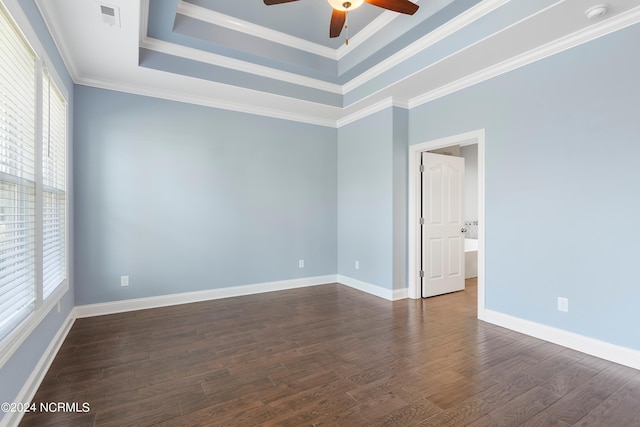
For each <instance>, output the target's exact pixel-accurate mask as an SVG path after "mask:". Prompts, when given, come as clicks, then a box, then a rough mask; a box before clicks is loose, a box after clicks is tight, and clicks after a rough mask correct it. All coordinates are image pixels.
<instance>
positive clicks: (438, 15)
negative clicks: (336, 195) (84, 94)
mask: <svg viewBox="0 0 640 427" xmlns="http://www.w3.org/2000/svg"><path fill="white" fill-rule="evenodd" d="M415 2H416V3H417V4H418V5H419V6H420V9H419V10H418V12H417V13H416V14H415V15H413V16H408V15H402V14H398V13H395V12H390V11H384V10H383V9H380V8H377V7H375V6H372V5H369V4H364V5H363V6H362V7H360V8H358V9H356V10H354V11H353V12H351V13H350V14H349V39H350V42H349V45H345V44H344V36H345V35H346V34H345V31H343V34H342V35H341V37H339V38H337V39H330V38H329V36H328V32H329V20H330V16H331V7H330V6H329V5H328V3H327V1H326V0H300V1H297V2H290V3H285V4H280V5H273V6H266V5H264V3H263V2H262V0H105V1H104V2H102V1H87V0H55V1H51V0H36V3H37V5H38V7H39V9H40V11H41V13H42V15H43V17H44V19H45V22H46V23H47V26H48V27H49V29H50V31H51V33H52V34H53V37H54V40H55V42H56V44H57V46H58V48H59V49H60V51H61V53H62V55H63V58H64V60H65V63H66V65H67V67H68V68H69V70H70V72H71V74H72V77H73V79H74V81H75V82H76V83H79V84H85V85H91V86H96V87H104V88H108V89H115V90H122V91H127V92H132V93H139V94H143V95H149V96H155V97H162V98H168V99H175V100H179V101H185V102H193V103H198V104H202V105H209V106H214V107H219V108H227V109H233V110H239V111H247V112H250V113H255V114H264V115H268V116H273V117H282V118H286V119H291V120H298V121H304V122H309V123H316V124H320V125H325V126H339V125H341V124H344V123H347V122H349V121H350V120H355V119H357V118H358V117H360V116H361V115H363V114H366V113H367V112H371V111H373V110H375V109H376V108H383V107H384V106H387V105H391V104H393V105H400V106H404V107H409V108H411V107H413V106H415V105H419V104H420V103H423V102H427V101H429V100H431V99H435V98H437V97H438V96H442V95H444V94H446V93H450V92H452V91H455V90H458V89H460V88H463V87H466V86H469V85H471V84H474V83H477V82H479V81H482V80H484V79H486V78H490V77H492V76H494V75H498V74H500V73H503V72H506V71H509V70H510V69H513V68H517V67H518V66H522V65H525V64H526V63H529V62H532V61H535V60H538V59H541V58H544V57H545V56H548V55H551V54H554V53H556V52H559V51H562V50H564V49H568V48H571V47H572V46H575V45H576V44H579V43H584V42H586V41H589V40H591V39H593V38H595V37H599V36H602V35H605V34H607V33H609V32H611V31H615V30H617V29H620V28H623V27H625V26H628V25H633V24H636V23H637V22H639V21H640V6H639V5H638V1H637V0H609V1H608V2H607V4H608V6H609V12H608V13H607V14H606V15H605V16H602V17H597V18H596V19H591V20H590V19H587V17H586V16H585V14H584V11H585V10H586V9H587V8H588V7H590V6H593V5H595V4H598V3H600V1H597V0H563V1H558V0H536V1H531V0H419V1H415ZM101 4H102V5H107V6H111V7H115V8H116V9H117V11H118V12H119V17H120V22H119V25H114V26H110V25H107V24H105V23H103V22H102V16H101V13H100V12H101V10H100V5H101Z"/></svg>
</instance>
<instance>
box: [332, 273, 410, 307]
mask: <svg viewBox="0 0 640 427" xmlns="http://www.w3.org/2000/svg"><path fill="white" fill-rule="evenodd" d="M337 281H338V283H340V284H341V285H345V286H349V287H350V288H353V289H357V290H359V291H362V292H366V293H368V294H371V295H375V296H377V297H380V298H384V299H386V300H388V301H395V300H398V299H404V298H406V289H395V290H391V289H387V288H383V287H382V286H378V285H372V284H371V283H367V282H363V281H362V280H358V279H354V278H352V277H348V276H343V275H342V274H338V280H337Z"/></svg>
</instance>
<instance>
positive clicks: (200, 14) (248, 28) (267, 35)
mask: <svg viewBox="0 0 640 427" xmlns="http://www.w3.org/2000/svg"><path fill="white" fill-rule="evenodd" d="M177 13H179V14H181V15H184V16H188V17H189V18H193V19H197V20H198V21H203V22H207V23H209V24H213V25H217V26H219V27H223V28H227V29H230V30H233V31H238V32H241V33H244V34H248V35H251V36H254V37H259V38H262V39H265V40H269V41H272V42H274V43H278V44H281V45H284V46H288V47H292V48H294V49H299V50H303V51H305V52H309V53H312V54H314V55H320V56H324V57H325V58H329V59H333V60H337V59H338V56H337V52H336V49H333V48H330V47H327V46H323V45H321V44H318V43H314V42H310V41H309V40H305V39H302V38H299V37H295V36H292V35H290V34H286V33H283V32H280V31H276V30H272V29H271V28H267V27H263V26H261V25H257V24H254V23H252V22H249V21H243V20H242V19H238V18H234V17H232V16H229V15H225V14H223V13H220V12H216V11H213V10H211V9H207V8H205V7H202V6H197V5H194V4H191V3H186V2H185V1H184V0H180V2H179V3H178V10H177Z"/></svg>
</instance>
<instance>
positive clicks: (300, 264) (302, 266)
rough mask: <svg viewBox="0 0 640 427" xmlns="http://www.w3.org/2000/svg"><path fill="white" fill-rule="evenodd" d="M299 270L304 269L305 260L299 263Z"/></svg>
mask: <svg viewBox="0 0 640 427" xmlns="http://www.w3.org/2000/svg"><path fill="white" fill-rule="evenodd" d="M298 268H304V260H303V259H301V260H299V261H298Z"/></svg>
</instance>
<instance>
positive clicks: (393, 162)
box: [338, 107, 408, 289]
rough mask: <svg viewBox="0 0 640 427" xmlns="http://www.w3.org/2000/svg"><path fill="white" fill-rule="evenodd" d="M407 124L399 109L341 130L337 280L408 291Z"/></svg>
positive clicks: (385, 112) (339, 141) (401, 110)
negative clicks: (340, 276)
mask: <svg viewBox="0 0 640 427" xmlns="http://www.w3.org/2000/svg"><path fill="white" fill-rule="evenodd" d="M407 124H408V114H407V111H406V110H403V109H400V108H395V107H394V108H388V109H386V110H383V111H380V112H378V113H376V114H373V115H371V116H368V117H365V118H363V119H360V120H358V121H357V122H354V123H351V124H349V125H346V126H344V127H341V128H340V129H339V130H338V274H341V275H344V276H347V277H350V278H352V279H357V280H360V281H363V282H366V283H369V284H372V285H376V286H380V287H382V288H387V289H394V288H404V287H406V280H405V278H406V255H405V252H406V249H405V248H406V167H407V152H408V144H407V130H408V128H407ZM356 260H357V261H359V262H360V268H359V269H357V270H356V268H355V261H356Z"/></svg>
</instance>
